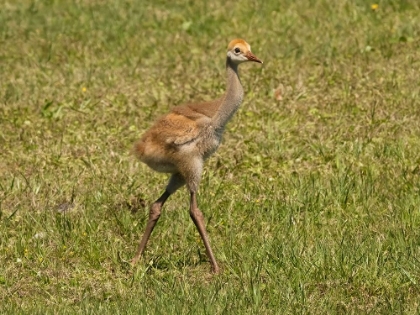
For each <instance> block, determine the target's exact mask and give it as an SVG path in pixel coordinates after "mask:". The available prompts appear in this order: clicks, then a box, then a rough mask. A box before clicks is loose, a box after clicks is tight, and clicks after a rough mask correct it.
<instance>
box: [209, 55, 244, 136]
mask: <svg viewBox="0 0 420 315" xmlns="http://www.w3.org/2000/svg"><path fill="white" fill-rule="evenodd" d="M226 74H227V87H226V93H225V95H223V97H222V98H221V104H220V106H219V108H218V110H217V112H216V114H215V115H214V116H213V119H212V125H213V126H214V127H215V128H216V129H222V130H223V129H224V128H225V125H226V124H227V122H228V121H229V120H230V119H231V118H232V116H233V115H234V114H235V112H236V111H237V110H238V108H239V106H240V105H241V103H242V100H243V98H244V90H243V88H242V84H241V81H240V79H239V75H238V65H237V64H234V63H233V62H232V61H231V60H230V58H229V57H228V58H227V59H226Z"/></svg>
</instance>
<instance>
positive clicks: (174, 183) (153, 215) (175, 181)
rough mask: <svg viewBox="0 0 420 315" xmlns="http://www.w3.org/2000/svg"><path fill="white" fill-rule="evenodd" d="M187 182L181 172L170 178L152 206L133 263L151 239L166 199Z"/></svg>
mask: <svg viewBox="0 0 420 315" xmlns="http://www.w3.org/2000/svg"><path fill="white" fill-rule="evenodd" d="M184 184H185V180H184V178H183V177H182V176H181V175H180V174H173V175H172V176H171V179H170V180H169V184H168V186H167V187H166V190H165V192H164V193H163V194H162V196H160V197H159V199H158V200H156V201H155V202H154V203H153V204H152V205H151V207H150V211H149V221H148V222H147V226H146V230H145V231H144V234H143V237H142V239H141V241H140V244H139V247H138V249H137V253H136V256H134V258H133V259H132V260H131V264H132V265H134V264H135V263H136V262H137V261H138V260H139V259H140V257H141V255H142V254H143V252H144V249H145V248H146V244H147V241H148V240H149V237H150V234H152V231H153V228H154V227H155V225H156V222H157V221H158V220H159V217H160V213H161V210H162V207H163V205H164V204H165V201H166V200H167V199H168V198H169V196H170V195H172V194H173V193H174V192H175V191H176V190H177V189H178V188H180V187H182V186H183V185H184Z"/></svg>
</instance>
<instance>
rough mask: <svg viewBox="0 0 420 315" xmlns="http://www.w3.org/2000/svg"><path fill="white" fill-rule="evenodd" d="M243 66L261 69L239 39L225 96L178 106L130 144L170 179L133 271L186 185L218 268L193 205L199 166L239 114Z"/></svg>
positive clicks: (230, 55) (230, 52)
mask: <svg viewBox="0 0 420 315" xmlns="http://www.w3.org/2000/svg"><path fill="white" fill-rule="evenodd" d="M244 62H256V63H261V64H262V63H263V62H262V61H261V60H260V59H259V58H258V57H256V56H255V55H254V54H253V53H252V52H251V46H250V45H249V44H248V43H247V42H246V41H245V40H243V39H234V40H232V41H230V42H229V44H228V49H227V56H226V76H227V83H226V92H225V93H224V94H223V95H222V96H221V97H220V98H218V99H216V100H213V101H207V102H199V103H197V102H195V103H194V102H193V103H189V104H186V105H180V106H176V107H174V108H172V110H171V111H170V112H169V113H168V114H166V115H164V116H162V117H160V118H158V119H157V120H156V121H155V123H154V124H153V125H152V127H151V128H150V129H148V130H147V131H146V132H145V133H144V134H143V135H142V137H141V138H140V140H138V141H137V142H136V143H135V144H134V155H135V156H136V157H137V158H138V159H140V161H142V162H143V163H145V164H146V165H148V166H149V167H150V168H151V169H153V170H155V171H157V172H161V173H169V174H171V176H170V178H169V182H168V184H167V186H166V188H165V190H164V192H163V194H162V195H161V196H160V197H159V198H158V199H157V200H156V201H155V202H153V203H152V205H151V206H150V210H149V218H148V222H147V225H146V229H145V231H144V234H143V237H142V239H141V241H140V244H139V245H138V249H137V253H136V255H135V256H134V258H133V259H132V260H131V264H132V265H135V264H136V263H137V261H138V260H139V259H140V258H141V256H142V254H143V252H144V250H145V248H146V244H147V242H148V240H149V238H150V235H151V233H152V231H153V229H154V227H155V225H156V223H157V221H158V219H159V217H160V215H161V211H162V207H163V205H164V204H165V202H166V200H167V199H168V198H169V196H171V195H172V194H173V193H174V192H175V191H177V190H178V189H179V188H181V187H183V186H184V185H186V187H187V189H188V191H189V194H190V208H189V214H190V217H191V219H192V221H193V222H194V224H195V226H196V228H197V230H198V232H199V234H200V236H201V239H202V241H203V243H204V246H205V248H206V254H207V257H208V259H209V260H210V264H211V272H213V273H219V272H220V267H219V265H218V264H217V261H216V258H215V256H214V254H213V251H212V248H211V246H210V242H209V237H208V235H207V231H206V227H205V223H204V216H203V213H202V212H201V210H200V209H199V208H198V204H197V191H198V188H199V184H200V180H201V175H202V172H203V166H204V162H205V161H206V160H207V159H208V158H209V157H210V156H211V155H212V154H213V153H214V152H215V151H216V150H217V148H218V147H219V145H220V143H221V140H222V135H223V132H224V130H225V126H226V124H227V123H228V122H229V120H230V119H231V118H232V116H233V115H234V114H235V112H236V111H237V110H238V108H239V106H240V105H241V103H242V100H243V97H244V90H243V87H242V84H241V81H240V78H239V74H238V66H239V64H241V63H244Z"/></svg>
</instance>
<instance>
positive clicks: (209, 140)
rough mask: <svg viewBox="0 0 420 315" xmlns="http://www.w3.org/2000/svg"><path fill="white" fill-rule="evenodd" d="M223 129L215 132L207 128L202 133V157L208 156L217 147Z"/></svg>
mask: <svg viewBox="0 0 420 315" xmlns="http://www.w3.org/2000/svg"><path fill="white" fill-rule="evenodd" d="M222 135H223V131H220V132H216V131H215V130H214V129H212V128H209V129H208V130H206V132H205V133H204V135H203V142H202V146H201V147H202V152H203V156H204V159H207V158H208V157H210V156H211V155H212V154H213V153H214V152H215V151H216V150H217V148H218V147H219V145H220V143H221V141H222Z"/></svg>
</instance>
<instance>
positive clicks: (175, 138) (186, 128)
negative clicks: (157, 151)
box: [157, 113, 200, 145]
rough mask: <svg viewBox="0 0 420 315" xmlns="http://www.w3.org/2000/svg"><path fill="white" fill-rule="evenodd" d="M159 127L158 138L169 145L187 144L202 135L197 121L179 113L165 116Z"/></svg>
mask: <svg viewBox="0 0 420 315" xmlns="http://www.w3.org/2000/svg"><path fill="white" fill-rule="evenodd" d="M159 125H160V128H159V134H158V135H157V136H158V137H159V138H160V139H161V140H163V141H164V142H165V143H166V144H169V145H183V144H186V143H188V142H191V141H193V140H194V139H196V138H197V137H198V135H199V134H200V128H199V126H198V124H197V121H195V120H193V119H190V118H188V117H185V116H183V115H179V114H177V113H169V114H168V115H166V116H164V117H163V118H162V119H161V120H160V122H159Z"/></svg>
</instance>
